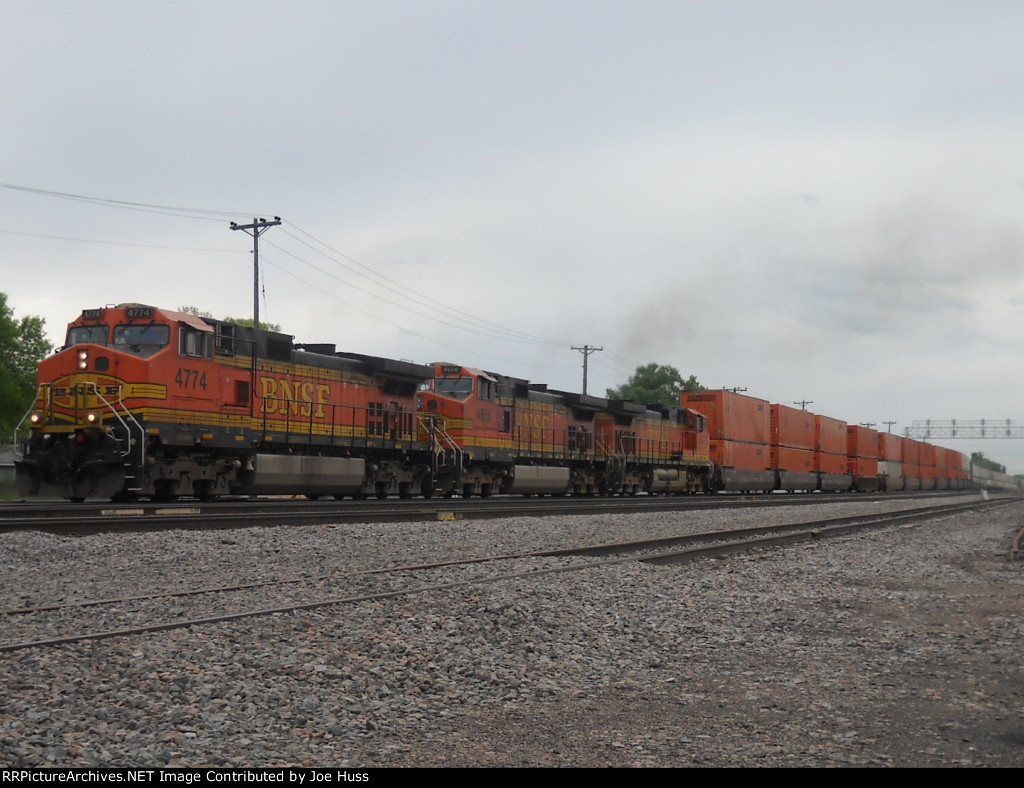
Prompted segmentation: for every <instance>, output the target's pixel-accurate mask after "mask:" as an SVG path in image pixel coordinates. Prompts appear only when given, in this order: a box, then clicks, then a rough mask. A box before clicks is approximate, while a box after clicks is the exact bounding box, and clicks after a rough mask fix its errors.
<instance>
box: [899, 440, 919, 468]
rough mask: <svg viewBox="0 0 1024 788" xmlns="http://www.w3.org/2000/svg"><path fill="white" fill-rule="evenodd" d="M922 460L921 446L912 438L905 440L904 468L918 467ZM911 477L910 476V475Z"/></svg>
mask: <svg viewBox="0 0 1024 788" xmlns="http://www.w3.org/2000/svg"><path fill="white" fill-rule="evenodd" d="M920 458H921V444H920V443H918V442H917V441H915V440H913V439H912V438H904V439H903V457H902V458H901V459H902V461H903V467H904V468H906V467H907V466H909V465H913V466H916V465H917V464H918V463H919V462H920ZM908 475H909V474H908Z"/></svg>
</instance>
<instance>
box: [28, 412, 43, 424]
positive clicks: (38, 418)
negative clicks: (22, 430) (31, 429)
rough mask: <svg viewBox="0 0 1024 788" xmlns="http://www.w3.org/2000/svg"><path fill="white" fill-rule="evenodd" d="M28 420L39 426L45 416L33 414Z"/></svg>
mask: <svg viewBox="0 0 1024 788" xmlns="http://www.w3.org/2000/svg"><path fill="white" fill-rule="evenodd" d="M28 420H29V421H31V422H32V423H33V424H38V423H39V422H41V421H42V420H43V414H42V413H33V414H32V415H31V416H29V417H28Z"/></svg>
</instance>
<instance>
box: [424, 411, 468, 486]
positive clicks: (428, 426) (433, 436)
mask: <svg viewBox="0 0 1024 788" xmlns="http://www.w3.org/2000/svg"><path fill="white" fill-rule="evenodd" d="M417 418H418V419H419V422H420V426H422V427H423V431H424V432H426V434H427V435H428V436H429V437H430V445H431V446H432V447H434V448H433V455H434V457H433V460H434V466H435V467H434V468H433V470H434V471H435V472H436V471H437V458H438V456H439V455H440V454H441V453H442V452H445V451H450V452H452V457H453V459H455V461H456V463H455V465H456V467H457V468H458V470H459V472H460V473H461V471H462V454H463V452H462V449H461V448H460V447H459V444H458V443H456V442H455V439H454V438H453V437H452V436H451V435H449V434H448V431H447V430H446V429H445V428H444V427H443V426H441V424H440V422H439V421H438V420H437V417H435V416H419V415H418V416H417ZM439 436H440V437H443V438H444V440H445V443H446V444H447V448H445V447H444V446H442V443H441V440H440V439H439Z"/></svg>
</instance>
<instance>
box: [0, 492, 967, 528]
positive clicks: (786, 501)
mask: <svg viewBox="0 0 1024 788" xmlns="http://www.w3.org/2000/svg"><path fill="white" fill-rule="evenodd" d="M964 494H970V491H967V490H950V491H941V492H940V491H931V492H915V493H888V494H884V495H869V494H858V495H856V496H848V495H831V494H828V493H823V494H817V493H814V494H808V493H804V494H764V495H739V494H736V495H715V496H674V495H641V496H637V497H610V498H603V497H590V498H574V497H532V498H524V497H522V496H495V497H493V498H488V499H479V498H469V499H461V498H454V499H431V500H425V499H415V500H406V501H403V500H397V499H391V500H386V501H308V500H304V499H272V498H264V499H257V500H241V499H240V500H234V501H226V502H218V503H200V502H198V501H195V502H181V503H170V504H168V503H163V504H161V503H140V504H98V503H96V504H93V503H87V504H69V503H64V502H50V503H14V504H5V505H2V506H0V533H3V532H11V531H24V530H34V531H44V532H47V533H56V534H76V535H88V534H94V533H110V532H122V533H130V532H141V531H158V530H176V529H182V530H185V529H196V528H203V529H216V528H221V529H230V528H246V527H261V526H264V527H265V526H272V525H315V524H322V523H339V524H341V523H380V522H422V521H432V520H453V519H458V520H462V519H465V520H471V519H488V518H496V517H512V516H533V517H545V516H550V515H573V514H608V513H623V512H636V511H647V512H658V511H696V510H701V509H717V508H722V507H725V508H756V507H762V506H801V505H810V506H813V505H820V504H823V503H843V502H844V501H854V500H855V501H857V502H865V501H872V500H887V501H892V500H935V499H938V500H941V499H943V498H947V497H951V496H961V495H964Z"/></svg>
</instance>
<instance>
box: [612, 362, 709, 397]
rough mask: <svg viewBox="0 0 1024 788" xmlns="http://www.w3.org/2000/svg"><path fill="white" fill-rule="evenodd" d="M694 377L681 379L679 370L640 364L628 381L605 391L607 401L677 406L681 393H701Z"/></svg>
mask: <svg viewBox="0 0 1024 788" xmlns="http://www.w3.org/2000/svg"><path fill="white" fill-rule="evenodd" d="M703 390H704V387H703V386H702V385H700V383H699V382H698V381H697V378H696V376H694V375H690V377H689V378H687V379H685V380H684V379H683V376H682V375H681V374H680V372H679V370H678V369H676V368H675V367H673V366H668V365H664V364H642V365H640V366H639V367H637V368H636V372H634V373H633V374H632V375H630V376H629V380H628V381H627V382H626V383H624V384H622V385H621V386H619V387H618V388H614V389H607V391H606V393H605V396H607V397H608V398H609V399H629V400H633V401H634V402H643V403H644V404H646V405H678V404H679V394H680V392H683V391H703Z"/></svg>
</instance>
